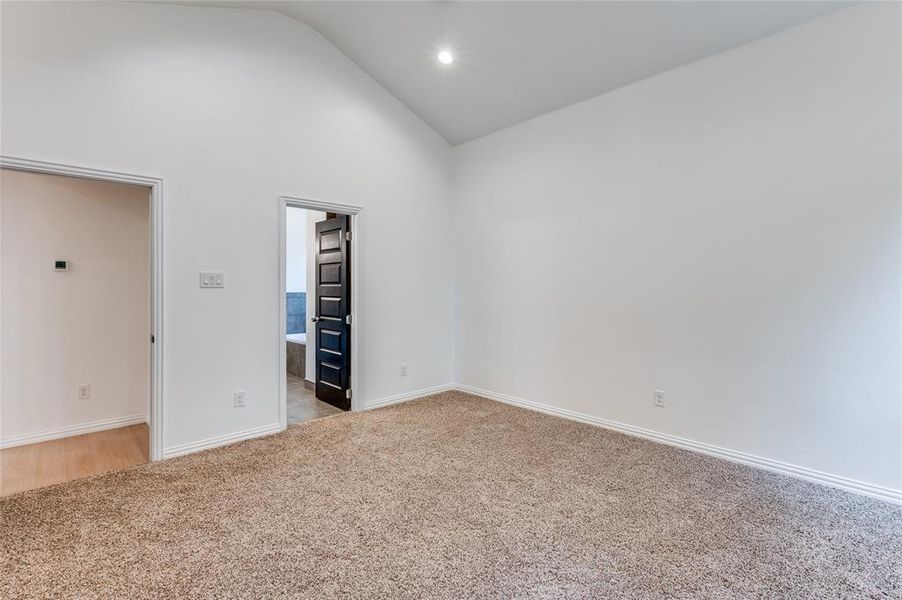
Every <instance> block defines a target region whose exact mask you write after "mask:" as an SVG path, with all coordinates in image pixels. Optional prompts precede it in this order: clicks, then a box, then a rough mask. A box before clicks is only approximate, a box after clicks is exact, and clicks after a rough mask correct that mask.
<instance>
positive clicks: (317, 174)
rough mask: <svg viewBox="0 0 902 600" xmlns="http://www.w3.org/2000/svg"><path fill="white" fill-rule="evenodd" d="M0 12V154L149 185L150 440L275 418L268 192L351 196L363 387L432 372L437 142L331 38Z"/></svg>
mask: <svg viewBox="0 0 902 600" xmlns="http://www.w3.org/2000/svg"><path fill="white" fill-rule="evenodd" d="M0 10H2V42H0V43H2V47H0V54H2V56H0V60H2V115H0V117H2V122H3V136H2V140H0V144H2V153H3V154H4V155H12V156H18V157H24V158H32V159H39V160H45V161H54V162H61V163H67V164H74V165H78V166H82V167H90V168H97V169H107V170H115V171H123V172H127V173H136V174H140V175H148V176H154V177H160V178H162V179H163V182H164V192H163V194H164V215H163V220H164V234H163V235H164V248H163V250H164V277H163V286H164V289H163V293H164V306H163V318H164V329H163V344H164V346H163V352H164V356H163V362H164V364H163V377H164V384H163V395H164V398H163V413H164V420H165V422H164V450H166V449H168V451H169V453H170V454H172V453H174V452H176V451H179V450H180V449H182V448H189V447H190V448H196V447H198V446H197V445H198V444H200V445H203V444H204V443H206V441H207V440H215V439H226V438H228V439H234V438H235V436H240V435H241V434H242V432H247V431H252V430H259V429H260V428H267V427H270V426H272V425H275V426H277V425H278V422H279V393H278V392H279V381H280V378H281V376H282V372H283V366H282V365H280V363H279V347H280V344H281V343H283V341H284V334H283V332H281V331H280V328H279V304H280V302H281V300H282V299H281V298H279V281H280V274H279V248H278V241H277V240H278V239H279V236H278V227H279V210H280V208H279V200H278V198H279V196H280V195H282V194H287V195H292V196H296V197H301V198H313V199H322V200H331V201H336V202H344V203H349V204H356V205H360V206H363V207H364V215H365V219H366V235H367V239H366V240H365V241H364V242H363V243H365V244H366V264H365V265H364V266H365V281H364V282H363V288H364V289H363V290H361V291H362V293H363V294H364V302H365V308H364V314H362V315H358V320H357V322H358V323H359V324H360V327H361V329H360V330H358V333H360V334H362V335H361V338H360V339H361V340H362V344H363V348H362V351H363V352H364V356H365V361H364V364H363V371H364V372H363V373H362V379H363V385H364V389H363V391H362V392H360V390H358V392H359V393H360V394H361V396H362V397H363V398H364V400H377V399H379V398H382V397H386V396H392V395H395V394H400V393H405V392H408V391H413V390H418V389H422V388H427V387H431V386H436V385H442V384H446V383H448V382H449V381H450V380H451V364H452V359H451V349H450V345H449V344H448V343H447V340H448V338H449V337H450V335H451V318H452V311H451V287H452V283H451V276H450V270H451V269H450V258H449V257H450V252H449V251H448V248H449V231H448V229H449V225H448V223H449V214H450V190H451V162H450V155H449V148H448V145H447V144H446V143H445V142H444V141H443V140H442V139H441V138H440V137H439V136H438V135H437V134H436V133H435V132H433V131H432V130H431V129H429V128H428V127H427V126H426V125H425V124H423V123H422V121H420V120H419V119H418V118H417V117H415V116H414V115H413V114H412V113H411V112H410V111H409V110H407V109H406V108H405V107H404V106H403V105H401V104H400V103H399V102H398V101H397V100H395V99H394V98H393V97H391V96H390V95H389V94H388V93H387V92H386V91H385V90H384V89H382V88H381V87H379V86H378V85H377V84H375V83H374V82H373V81H372V80H371V79H370V78H369V77H367V76H366V75H365V74H364V73H363V72H362V71H360V69H358V68H357V67H356V66H355V65H353V64H352V63H351V62H350V61H349V60H348V59H347V58H346V57H345V56H344V55H342V54H341V53H340V52H339V51H338V50H336V49H335V48H334V47H333V46H332V45H331V44H329V43H328V42H327V41H325V40H324V39H323V38H322V37H321V36H320V35H318V34H317V33H316V32H314V31H313V30H311V29H310V28H308V27H305V26H304V25H302V24H300V23H298V22H297V21H294V20H292V19H290V18H288V17H285V16H282V15H279V14H277V13H274V12H266V11H256V10H253V11H248V10H238V9H227V8H222V9H220V8H216V9H214V8H205V7H192V6H173V5H163V4H141V3H17V2H4V3H3V5H2V8H0ZM424 231H425V232H428V239H424V237H423V232H424ZM201 270H209V271H224V272H225V288H223V289H200V288H199V285H198V272H199V271H201ZM424 324H428V326H424ZM405 362H406V363H408V364H410V375H409V376H408V377H407V378H404V379H402V378H400V377H398V365H400V364H401V363H405ZM235 390H244V391H245V392H246V403H247V406H245V407H244V408H233V393H234V391H235Z"/></svg>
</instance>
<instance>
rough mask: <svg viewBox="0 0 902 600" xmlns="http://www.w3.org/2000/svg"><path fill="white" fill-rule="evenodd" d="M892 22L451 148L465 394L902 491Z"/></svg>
mask: <svg viewBox="0 0 902 600" xmlns="http://www.w3.org/2000/svg"><path fill="white" fill-rule="evenodd" d="M899 10H900V9H899V6H898V5H895V4H892V3H871V4H869V5H866V6H862V7H857V8H853V9H850V10H846V11H842V12H839V13H836V14H835V15H833V16H830V17H827V18H824V19H821V20H817V21H814V22H811V23H809V24H807V25H805V26H802V27H800V28H798V29H795V30H790V31H786V32H783V33H781V34H779V35H776V36H774V37H771V38H768V39H765V40H762V41H759V42H756V43H753V44H750V45H747V46H744V47H741V48H737V49H735V50H732V51H729V52H726V53H723V54H720V55H717V56H714V57H711V58H709V59H706V60H703V61H700V62H697V63H694V64H690V65H688V66H685V67H682V68H679V69H676V70H674V71H671V72H668V73H666V74H662V75H660V76H657V77H654V78H651V79H648V80H645V81H643V82H640V83H637V84H634V85H631V86H629V87H626V88H623V89H620V90H617V91H615V92H612V93H609V94H606V95H603V96H599V97H597V98H594V99H592V100H589V101H586V102H583V103H580V104H577V105H574V106H571V107H569V108H566V109H563V110H560V111H557V112H554V113H551V114H548V115H545V116H542V117H539V118H537V119H534V120H532V121H529V122H526V123H523V124H521V125H518V126H515V127H512V128H510V129H507V130H504V131H501V132H498V133H495V134H492V135H489V136H487V137H485V138H482V139H480V140H476V141H474V142H471V143H468V144H465V145H463V146H460V147H458V148H456V149H455V151H454V156H455V159H456V162H457V172H456V179H457V185H458V189H457V197H456V203H455V219H456V228H457V232H458V236H459V238H460V239H466V243H461V244H458V245H456V246H455V258H456V264H457V274H456V279H457V284H458V289H457V294H456V297H457V304H458V307H457V318H456V331H457V338H456V341H455V343H456V352H455V358H456V370H457V375H456V377H457V381H458V382H460V383H462V384H466V385H470V386H473V387H475V388H478V389H482V390H488V391H491V392H496V393H501V394H507V395H511V396H514V397H518V398H521V399H525V400H530V401H534V402H541V403H545V404H549V405H552V406H553V407H557V408H564V409H568V410H571V411H576V412H579V413H582V414H585V415H590V416H594V417H601V418H604V419H609V420H613V421H618V422H621V423H625V424H629V425H633V426H638V427H643V428H646V429H650V430H654V431H657V432H663V433H667V434H672V435H676V436H681V437H683V438H688V439H691V440H695V441H699V442H705V443H708V444H713V445H716V446H720V447H723V448H729V449H733V450H738V451H741V452H746V453H750V454H753V455H757V456H761V457H765V458H769V459H772V460H777V461H782V462H785V463H790V464H793V465H799V466H803V467H807V468H810V469H815V470H819V471H823V472H826V473H830V474H833V475H839V476H843V477H848V478H851V479H856V480H860V481H863V482H866V483H870V484H874V485H878V486H885V487H889V488H892V489H897V490H898V489H899V488H902V481H900V474H902V446H900V439H902V415H900V411H902V402H900V397H902V395H900V376H902V374H900V331H902V323H900V306H902V304H900V301H902V294H900V256H902V254H900V239H902V236H900V223H902V221H900V160H902V156H900V148H899V145H900V137H902V136H900V108H899V107H900V106H902V99H900V59H899V56H900V41H899V35H900V33H899ZM655 389H662V390H665V392H666V395H665V398H666V403H667V406H666V408H659V407H655V406H654V405H653V402H652V397H653V390H655Z"/></svg>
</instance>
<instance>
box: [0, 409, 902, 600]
mask: <svg viewBox="0 0 902 600" xmlns="http://www.w3.org/2000/svg"><path fill="white" fill-rule="evenodd" d="M0 510H2V519H3V521H2V529H0V597H2V598H3V599H4V600H12V599H13V598H80V599H82V598H84V599H88V598H117V599H120V598H121V599H129V600H131V599H140V598H167V599H176V598H417V599H419V598H781V599H782V598H894V599H896V598H900V596H902V508H900V507H898V506H894V505H891V504H888V503H884V502H880V501H877V500H872V499H869V498H866V497H862V496H857V495H852V494H848V493H845V492H841V491H837V490H834V489H831V488H827V487H822V486H819V485H816V484H812V483H807V482H804V481H800V480H796V479H791V478H786V477H783V476H779V475H775V474H772V473H768V472H765V471H761V470H756V469H753V468H747V467H744V466H740V465H736V464H732V463H729V462H724V461H720V460H717V459H714V458H710V457H706V456H703V455H699V454H694V453H690V452H685V451H682V450H678V449H675V448H671V447H668V446H664V445H659V444H655V443H651V442H647V441H644V440H640V439H636V438H631V437H627V436H624V435H620V434H617V433H613V432H610V431H606V430H604V429H599V428H595V427H591V426H588V425H582V424H578V423H573V422H569V421H565V420H561V419H557V418H554V417H550V416H547V415H542V414H538V413H534V412H529V411H525V410H521V409H517V408H513V407H510V406H506V405H503V404H498V403H495V402H491V401H488V400H483V399H480V398H475V397H473V396H467V395H464V394H459V393H447V394H441V395H439V396H435V397H432V398H428V399H424V400H418V401H413V402H408V403H406V404H401V405H397V406H393V407H388V408H384V409H381V410H376V411H369V412H366V413H354V414H351V413H348V414H343V415H339V416H334V417H328V418H325V419H321V420H318V421H313V422H310V423H304V424H300V425H295V426H293V427H290V428H289V429H288V431H286V432H285V433H282V434H279V435H274V436H271V437H267V438H261V439H258V440H251V441H248V442H243V443H240V444H235V445H232V446H228V447H225V448H220V449H216V450H211V451H207V452H202V453H199V454H195V455H191V456H186V457H182V458H177V459H172V460H167V461H164V462H160V463H155V464H150V465H144V466H140V467H135V468H132V469H129V470H127V471H122V472H119V473H114V474H109V475H104V476H99V477H95V478H93V479H86V480H81V481H78V482H73V483H67V484H63V485H59V486H55V487H51V488H46V489H44V490H39V491H34V492H28V493H25V494H22V495H18V496H13V497H11V498H8V499H6V500H3V501H2V503H0Z"/></svg>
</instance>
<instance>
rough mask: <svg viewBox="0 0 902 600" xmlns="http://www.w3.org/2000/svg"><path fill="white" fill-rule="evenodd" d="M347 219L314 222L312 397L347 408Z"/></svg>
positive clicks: (348, 272) (348, 322)
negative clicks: (313, 362) (314, 278)
mask: <svg viewBox="0 0 902 600" xmlns="http://www.w3.org/2000/svg"><path fill="white" fill-rule="evenodd" d="M349 225H350V221H349V218H348V217H347V215H341V216H338V217H333V218H331V219H326V220H325V221H320V222H319V223H317V224H316V246H315V252H316V316H315V317H314V318H313V322H314V323H315V324H316V332H315V333H316V340H315V342H314V348H315V352H316V397H317V398H319V399H320V400H322V401H323V402H328V403H329V404H331V405H333V406H337V407H338V408H340V409H342V410H350V409H351V252H350V249H351V242H350V237H351V236H350V227H349Z"/></svg>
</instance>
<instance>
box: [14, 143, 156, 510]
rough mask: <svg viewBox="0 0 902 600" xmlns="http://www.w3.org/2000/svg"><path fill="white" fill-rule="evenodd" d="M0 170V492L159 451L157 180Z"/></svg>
mask: <svg viewBox="0 0 902 600" xmlns="http://www.w3.org/2000/svg"><path fill="white" fill-rule="evenodd" d="M0 167H2V169H0V187H2V190H0V230H2V233H0V295H2V300H0V332H2V342H0V349H2V354H0V372H2V387H0V411H2V413H3V421H2V425H0V496H7V495H10V494H15V493H18V492H22V491H26V490H29V489H35V488H39V487H44V486H46V485H51V484H55V483H61V482H63V481H69V480H73V479H78V478H81V477H87V476H90V475H95V474H98V473H103V472H107V471H114V470H119V469H122V468H126V467H130V466H133V465H137V464H141V463H144V462H148V461H149V460H151V459H155V458H157V457H158V452H159V446H158V444H155V443H154V442H155V441H158V439H159V438H158V437H157V436H158V434H159V431H158V428H157V427H156V425H157V424H158V422H157V421H156V418H157V417H158V416H159V394H158V392H159V389H158V386H156V385H155V380H156V379H157V377H158V375H159V373H158V371H157V369H156V368H155V367H156V366H157V365H158V360H157V356H156V352H157V349H156V348H155V347H154V346H155V345H156V344H155V343H154V342H155V340H154V336H155V331H156V329H155V328H156V326H157V325H158V322H159V321H158V319H157V318H156V317H157V316H158V313H157V306H158V304H157V292H158V291H159V290H158V283H159V279H158V275H157V271H156V268H157V267H158V264H159V261H158V251H159V247H158V241H159V240H158V238H157V235H156V234H157V233H158V230H157V228H156V226H155V225H156V224H157V223H158V221H157V219H156V217H158V214H159V202H160V187H159V185H158V183H159V180H151V179H145V178H138V177H133V176H127V175H122V174H112V173H106V172H101V171H92V170H86V169H79V168H75V167H67V166H63V165H53V164H49V163H40V162H36V161H25V160H19V159H10V158H6V157H4V158H3V159H2V162H0Z"/></svg>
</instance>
